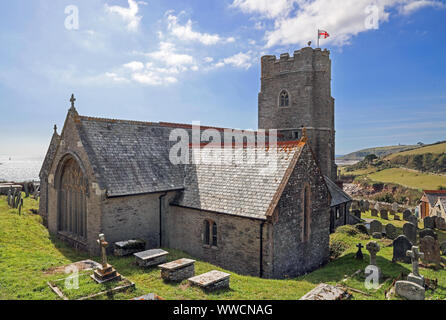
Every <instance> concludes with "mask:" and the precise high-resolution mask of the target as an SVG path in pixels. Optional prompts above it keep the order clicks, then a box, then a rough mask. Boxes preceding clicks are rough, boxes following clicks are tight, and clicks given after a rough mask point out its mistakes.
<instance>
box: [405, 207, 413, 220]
mask: <svg viewBox="0 0 446 320" xmlns="http://www.w3.org/2000/svg"><path fill="white" fill-rule="evenodd" d="M411 215H412V212H410V210H409V209H406V210H404V212H403V219H404V221H409V217H410V216H411Z"/></svg>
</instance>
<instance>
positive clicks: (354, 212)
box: [353, 210, 361, 219]
mask: <svg viewBox="0 0 446 320" xmlns="http://www.w3.org/2000/svg"><path fill="white" fill-rule="evenodd" d="M353 215H354V216H355V217H356V218H358V219H361V211H360V210H354V211H353Z"/></svg>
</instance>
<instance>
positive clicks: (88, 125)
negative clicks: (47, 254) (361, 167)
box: [39, 48, 351, 278]
mask: <svg viewBox="0 0 446 320" xmlns="http://www.w3.org/2000/svg"><path fill="white" fill-rule="evenodd" d="M261 62H262V75H261V92H260V94H259V129H266V130H269V129H277V130H278V132H279V142H278V143H277V147H276V148H275V149H277V150H275V149H274V150H272V148H269V145H268V144H267V145H266V146H261V145H257V144H248V143H246V144H243V146H242V147H241V148H239V149H240V150H237V151H238V152H241V153H242V155H243V156H244V157H245V156H247V155H248V154H251V153H250V151H262V152H264V153H266V154H268V153H271V154H272V155H273V156H268V157H266V158H265V159H266V160H265V161H264V162H262V163H261V162H258V161H250V162H249V161H247V162H243V163H241V164H240V163H235V162H231V163H212V162H209V163H208V162H200V163H194V164H187V163H186V164H184V163H182V164H173V163H172V161H171V160H170V158H169V153H170V150H171V149H172V147H173V145H174V143H175V142H172V141H170V139H169V137H170V134H171V132H172V130H174V129H185V130H190V129H191V126H188V125H183V124H174V123H164V122H159V123H154V122H139V121H127V120H115V119H103V118H92V117H87V116H82V115H79V114H78V112H77V110H76V108H75V105H74V100H75V99H74V98H72V100H71V101H72V106H71V108H70V109H69V111H68V115H67V117H66V120H65V123H64V126H63V129H62V132H61V133H60V135H59V134H58V133H57V129H56V127H55V129H54V134H53V137H52V140H51V143H50V146H49V149H48V152H47V155H46V157H45V160H44V163H43V166H42V169H41V172H40V178H41V199H40V210H39V211H40V214H41V216H42V217H43V220H44V223H45V225H46V226H47V227H48V229H49V231H50V232H51V233H53V234H55V235H57V237H59V238H60V239H62V240H64V241H66V242H68V243H70V244H71V245H72V246H74V247H76V248H79V249H81V250H87V251H89V252H90V253H91V254H97V253H98V246H97V243H96V239H97V237H98V234H99V233H104V234H105V235H106V237H107V240H108V241H109V242H111V243H113V242H117V241H123V240H129V239H143V240H145V241H146V244H147V249H151V248H159V247H164V248H174V249H179V250H183V251H185V252H187V253H189V254H191V255H193V256H194V257H196V258H199V259H202V260H205V261H208V262H210V263H213V264H216V265H219V266H221V267H223V268H226V269H228V270H231V271H234V272H237V273H240V274H246V275H253V276H259V277H265V278H285V277H295V276H298V275H301V274H304V273H307V272H310V271H312V270H314V269H317V268H319V267H320V266H321V265H323V264H325V263H326V262H327V261H328V258H329V234H330V232H331V231H333V229H334V228H335V227H336V226H337V225H341V224H345V223H347V219H346V217H347V208H348V204H349V203H350V201H351V199H350V198H349V197H348V196H347V195H346V194H345V193H343V191H342V190H341V189H340V188H339V187H338V186H337V185H336V183H335V182H334V181H336V178H337V168H336V165H335V163H334V150H335V145H334V142H335V131H334V100H333V98H332V97H331V92H330V87H331V84H330V83H331V61H330V58H329V52H328V51H326V50H325V51H322V50H320V49H312V48H303V49H301V50H299V51H296V52H294V57H290V56H289V55H288V54H283V55H281V56H280V59H276V58H275V57H274V56H265V57H262V59H261ZM205 129H213V130H217V131H218V132H223V129H222V128H210V127H205V128H203V127H202V128H201V130H205ZM235 148H237V147H235ZM198 149H200V146H199V147H198ZM257 149H262V150H257ZM199 151H200V150H199ZM272 151H275V152H272ZM271 161H274V162H275V164H276V169H275V170H265V165H269V164H270V163H268V162H271Z"/></svg>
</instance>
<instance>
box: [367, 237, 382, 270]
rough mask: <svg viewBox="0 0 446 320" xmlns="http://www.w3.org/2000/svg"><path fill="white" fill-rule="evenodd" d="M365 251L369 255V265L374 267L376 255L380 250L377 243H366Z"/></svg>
mask: <svg viewBox="0 0 446 320" xmlns="http://www.w3.org/2000/svg"><path fill="white" fill-rule="evenodd" d="M365 248H366V249H367V251H368V252H369V253H370V265H372V266H376V254H377V253H378V252H379V250H380V249H381V248H380V247H379V244H378V242H376V241H370V242H369V243H367V245H366V247H365Z"/></svg>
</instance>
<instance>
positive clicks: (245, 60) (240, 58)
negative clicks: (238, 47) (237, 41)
mask: <svg viewBox="0 0 446 320" xmlns="http://www.w3.org/2000/svg"><path fill="white" fill-rule="evenodd" d="M252 60H253V58H252V56H251V54H250V52H248V53H243V52H240V53H237V54H235V55H233V56H231V57H228V58H225V59H223V60H221V61H219V62H217V63H216V64H215V65H214V67H215V68H221V67H224V66H226V65H231V66H233V67H236V68H242V69H249V68H251V66H252Z"/></svg>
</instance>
